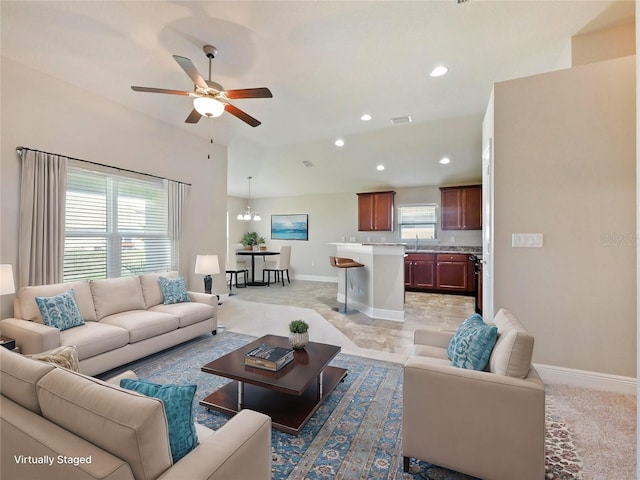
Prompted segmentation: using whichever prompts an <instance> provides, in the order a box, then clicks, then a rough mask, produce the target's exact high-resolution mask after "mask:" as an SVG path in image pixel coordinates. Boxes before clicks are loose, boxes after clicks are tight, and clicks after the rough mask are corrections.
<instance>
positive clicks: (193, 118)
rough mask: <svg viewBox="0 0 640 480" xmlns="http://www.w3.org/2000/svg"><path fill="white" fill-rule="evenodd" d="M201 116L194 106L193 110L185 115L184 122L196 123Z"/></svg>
mask: <svg viewBox="0 0 640 480" xmlns="http://www.w3.org/2000/svg"><path fill="white" fill-rule="evenodd" d="M201 117H202V115H200V114H199V113H198V111H197V110H196V109H195V108H194V109H193V110H191V113H190V114H189V116H188V117H187V119H186V120H185V122H186V123H198V122H199V121H200V118H201Z"/></svg>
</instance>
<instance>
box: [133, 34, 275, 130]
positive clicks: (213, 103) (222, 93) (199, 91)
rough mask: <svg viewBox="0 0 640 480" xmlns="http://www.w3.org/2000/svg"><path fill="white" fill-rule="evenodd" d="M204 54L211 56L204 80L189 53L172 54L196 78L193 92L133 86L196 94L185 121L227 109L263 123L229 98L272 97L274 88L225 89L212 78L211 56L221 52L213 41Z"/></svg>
mask: <svg viewBox="0 0 640 480" xmlns="http://www.w3.org/2000/svg"><path fill="white" fill-rule="evenodd" d="M202 49H203V50H204V53H205V55H206V56H207V58H208V59H209V79H208V80H205V79H204V78H202V75H200V73H199V72H198V70H197V69H196V67H195V66H194V65H193V62H192V61H191V60H189V59H188V58H186V57H181V56H179V55H173V58H174V59H175V60H176V62H178V65H180V66H181V67H182V69H183V70H184V71H185V73H186V74H187V75H189V78H190V79H191V80H192V81H193V83H194V86H193V92H186V91H183V90H169V89H166V88H152V87H136V86H132V87H131V89H132V90H134V91H136V92H150V93H167V94H169V95H184V96H187V97H193V107H194V108H193V110H192V111H191V113H190V114H189V116H188V117H187V119H186V120H185V122H186V123H198V121H199V120H200V118H201V117H208V118H213V117H219V116H220V115H222V113H223V112H224V111H225V110H226V111H227V112H229V113H230V114H231V115H233V116H234V117H237V118H239V119H240V120H242V121H243V122H245V123H248V124H249V125H251V126H252V127H257V126H258V125H260V123H261V122H260V121H259V120H256V119H255V118H253V117H252V116H251V115H249V114H247V113H245V112H243V111H242V110H240V109H239V108H238V107H236V106H234V105H232V104H231V103H229V100H239V99H244V98H272V97H273V95H272V94H271V91H270V90H269V89H268V88H266V87H262V88H245V89H241V90H224V89H223V88H222V85H220V84H219V83H216V82H212V81H211V60H213V58H214V57H215V55H216V53H218V49H217V48H216V47H214V46H212V45H205V46H204V47H203V48H202Z"/></svg>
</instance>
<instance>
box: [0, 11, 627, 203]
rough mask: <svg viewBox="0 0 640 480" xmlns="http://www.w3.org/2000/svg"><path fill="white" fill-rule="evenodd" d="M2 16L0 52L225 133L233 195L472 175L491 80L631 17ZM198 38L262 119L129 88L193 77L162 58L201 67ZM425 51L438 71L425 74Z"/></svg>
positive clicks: (566, 58) (166, 116) (167, 117)
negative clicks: (208, 112) (196, 108)
mask: <svg viewBox="0 0 640 480" xmlns="http://www.w3.org/2000/svg"><path fill="white" fill-rule="evenodd" d="M0 14H1V21H2V25H1V27H2V32H1V35H2V37H1V38H2V43H1V51H2V55H3V56H6V57H8V58H10V59H12V60H15V61H17V62H21V63H24V64H26V65H28V66H30V67H31V68H35V69H37V70H40V71H42V72H44V73H46V74H49V75H52V76H54V77H57V78H60V79H62V80H64V81H66V82H69V83H71V84H74V85H77V86H78V87H79V88H83V89H85V90H88V91H90V92H92V93H94V94H96V95H101V96H104V97H106V98H108V99H110V100H112V101H115V102H118V103H120V104H122V105H126V106H127V107H129V108H131V109H134V110H137V111H139V112H143V113H144V114H146V115H149V116H150V117H153V118H156V119H160V120H161V121H164V122H167V123H169V124H171V125H175V126H176V128H185V129H188V130H189V131H191V132H192V133H196V134H197V135H199V136H201V137H202V139H203V142H204V141H208V139H209V138H211V137H213V139H214V141H215V142H217V143H220V144H224V145H227V146H228V151H229V158H228V159H229V180H228V185H229V194H230V195H236V196H247V194H248V181H247V177H248V176H250V175H251V176H253V180H252V183H251V194H252V197H254V198H256V197H272V196H293V195H301V194H308V193H326V192H356V191H366V190H373V189H377V188H385V189H386V188H400V187H411V186H420V185H442V184H452V183H457V182H466V181H475V180H478V179H479V178H480V176H481V175H480V170H481V169H480V161H481V160H480V150H481V145H480V143H481V122H482V117H483V113H484V110H485V108H486V105H487V102H488V98H489V94H490V92H491V88H492V85H493V83H494V82H499V81H504V80H509V79H513V78H518V77H522V76H527V75H532V74H536V73H542V72H548V71H551V70H557V69H560V68H566V67H569V66H570V54H571V42H570V40H571V37H572V36H573V35H575V34H577V33H581V32H586V31H591V30H598V29H600V28H603V27H606V26H610V25H616V24H622V23H625V22H629V21H633V20H634V2H631V1H622V2H611V1H569V0H560V1H551V0H537V1H522V0H512V1H489V0H469V1H468V2H467V3H463V4H460V5H459V4H457V2H456V0H438V1H436V0H433V1H409V2H399V1H377V2H368V1H351V2H342V1H313V2H311V1H301V2H293V1H229V2H219V1H211V2H187V1H131V2H124V1H118V2H116V1H105V2H100V1H92V2H89V1H86V2H58V1H44V2H34V1H15V2H14V1H7V0H3V1H2V4H1V11H0ZM205 44H212V45H215V46H216V47H217V48H218V55H217V57H216V59H215V60H214V62H213V75H212V77H213V80H214V81H217V82H218V83H221V84H222V85H223V87H224V88H226V89H236V88H250V87H265V86H266V87H269V88H270V89H271V91H272V92H273V96H274V98H272V99H248V100H236V101H234V102H233V103H234V104H235V105H236V106H238V107H239V108H241V109H243V110H245V111H246V112H247V113H249V114H250V115H252V116H254V117H256V118H258V119H259V120H261V121H262V122H263V123H262V125H261V126H259V127H257V128H251V127H249V126H248V125H246V124H245V123H243V122H241V121H240V120H238V119H237V118H235V117H233V116H231V115H229V114H224V115H223V116H222V117H220V118H217V119H214V120H206V119H202V120H201V121H200V122H199V123H198V124H196V125H193V124H185V123H184V119H185V118H186V117H187V115H188V113H189V112H190V111H191V108H192V106H191V102H190V100H189V99H188V98H186V97H181V96H173V95H157V94H149V93H136V92H133V91H132V90H131V89H130V86H131V85H141V86H149V87H160V88H169V89H177V90H191V89H192V88H193V86H192V84H191V81H190V80H189V78H188V77H187V76H186V75H185V73H184V72H183V71H182V69H181V68H180V67H179V66H178V64H177V63H176V62H175V61H174V60H173V58H172V57H171V55H172V54H176V55H181V56H185V57H189V58H191V59H192V61H193V63H194V64H195V65H196V67H197V68H198V70H199V71H200V73H201V74H202V75H203V77H205V78H206V76H207V71H208V63H207V62H208V61H207V58H206V57H205V55H204V53H203V51H202V46H203V45H205ZM438 64H445V65H447V66H448V67H449V69H450V70H449V73H448V75H446V76H444V77H441V78H435V79H434V78H430V77H429V75H428V73H429V72H430V71H431V69H432V68H433V67H435V66H436V65H438ZM363 113H369V114H371V115H372V116H373V119H372V120H371V121H369V122H362V121H361V120H360V116H361V115H362V114H363ZM406 115H411V117H412V118H413V122H412V123H410V124H403V125H395V126H394V125H392V124H391V122H390V119H391V118H395V117H401V116H406ZM338 137H341V138H344V140H345V142H346V145H345V146H344V147H342V148H337V147H335V146H334V145H333V141H334V140H335V139H336V138H338ZM443 156H447V157H449V158H450V159H451V163H450V164H449V165H446V166H443V165H440V164H439V163H438V161H439V160H440V158H442V157H443ZM304 160H308V161H310V162H312V163H313V167H306V166H304V165H303V163H302V161H304ZM380 163H381V164H384V165H385V166H386V169H385V170H384V171H383V172H379V171H377V170H376V169H375V166H376V165H377V164H380Z"/></svg>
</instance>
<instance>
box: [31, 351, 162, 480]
mask: <svg viewBox="0 0 640 480" xmlns="http://www.w3.org/2000/svg"><path fill="white" fill-rule="evenodd" d="M34 363H35V362H34ZM37 394H38V399H39V401H40V407H41V409H42V416H43V417H45V418H47V419H49V420H50V421H52V422H54V423H56V424H58V425H60V426H61V427H62V428H64V429H66V430H68V431H70V432H72V433H74V434H76V435H78V436H79V437H81V438H83V439H85V440H87V441H89V442H91V443H93V444H95V445H97V446H99V447H100V448H102V449H104V450H106V451H107V452H109V453H111V454H113V455H115V456H116V457H119V458H121V459H123V460H124V461H126V462H127V463H128V464H129V466H130V467H131V470H132V471H133V474H134V476H135V478H138V479H153V478H157V477H159V476H160V474H162V472H164V471H165V470H167V469H168V468H169V467H170V466H171V450H170V448H169V432H168V428H167V420H166V416H165V411H164V404H163V403H162V401H160V400H158V399H155V398H150V397H145V396H143V395H139V394H137V393H135V392H131V391H128V390H124V389H121V388H119V387H117V386H114V385H109V384H107V383H105V382H102V381H100V380H98V379H95V378H91V377H87V376H85V375H82V374H80V373H76V372H71V371H69V370H64V369H61V368H56V369H54V370H53V371H51V372H50V373H49V374H48V375H46V376H45V377H43V378H42V379H41V380H40V381H39V382H38V384H37Z"/></svg>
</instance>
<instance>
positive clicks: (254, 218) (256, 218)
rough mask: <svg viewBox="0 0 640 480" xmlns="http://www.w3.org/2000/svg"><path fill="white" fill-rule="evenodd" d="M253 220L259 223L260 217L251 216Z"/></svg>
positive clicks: (256, 215)
mask: <svg viewBox="0 0 640 480" xmlns="http://www.w3.org/2000/svg"><path fill="white" fill-rule="evenodd" d="M253 220H254V221H255V222H259V221H260V220H262V217H260V215H258V214H257V213H256V214H255V215H254V216H253Z"/></svg>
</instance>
